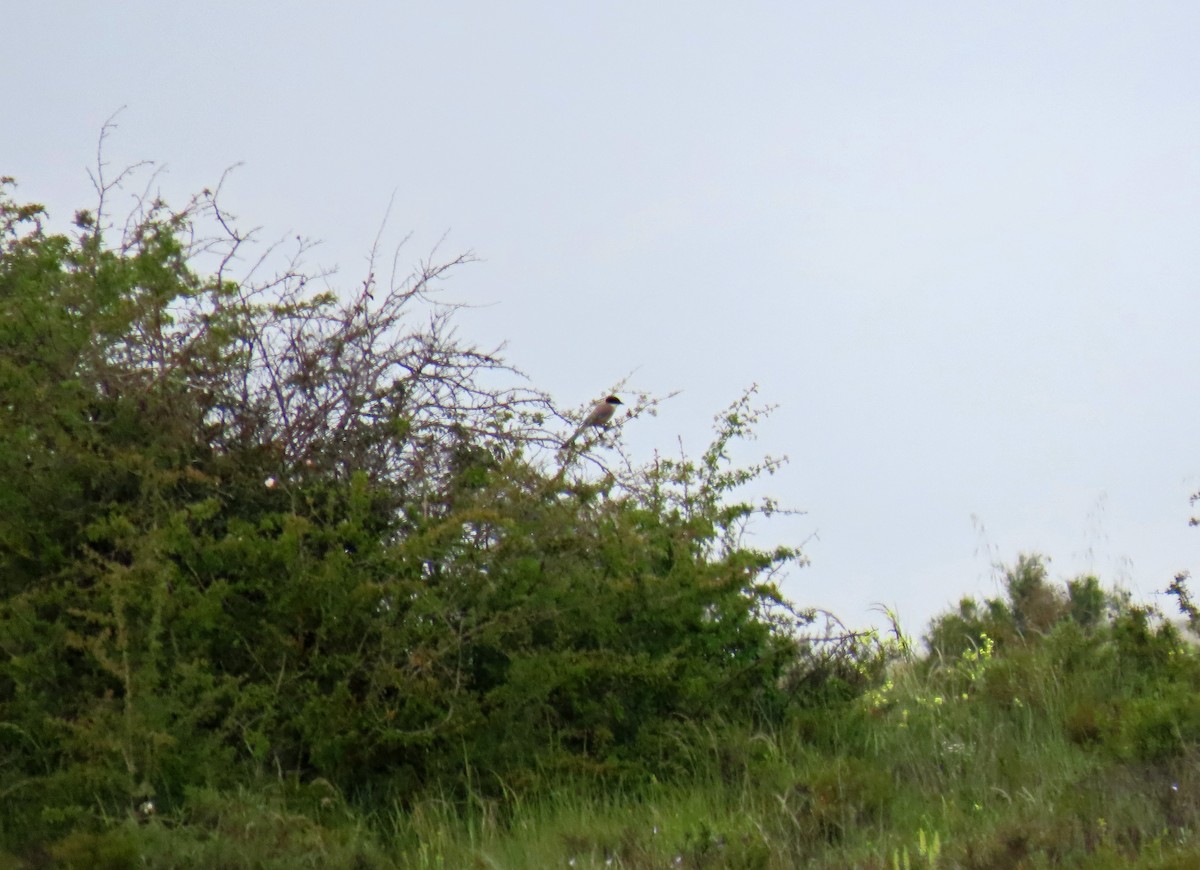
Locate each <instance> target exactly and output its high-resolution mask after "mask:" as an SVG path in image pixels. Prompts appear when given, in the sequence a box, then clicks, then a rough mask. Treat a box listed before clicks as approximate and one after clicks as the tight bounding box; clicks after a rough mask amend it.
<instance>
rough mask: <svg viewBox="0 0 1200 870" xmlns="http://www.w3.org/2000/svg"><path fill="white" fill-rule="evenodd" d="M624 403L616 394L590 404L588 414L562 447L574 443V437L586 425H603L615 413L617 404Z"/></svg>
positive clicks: (577, 435) (576, 436)
mask: <svg viewBox="0 0 1200 870" xmlns="http://www.w3.org/2000/svg"><path fill="white" fill-rule="evenodd" d="M623 404H625V403H624V402H622V401H621V400H620V399H618V398H617V397H616V396H609V397H608V398H607V399H603V400H601V401H599V402H597V403H596V404H594V405H592V409H591V410H590V411H588V415H587V416H586V417H584V418H583V422H582V423H580V424H579V428H578V429H576V430H575V432H574V433H573V434H572V435H571V437H570V438H568V439H567V441H566V443H565V444H563V447H570V446H571V445H572V444H574V443H575V439H576V438H578V437H579V436H580V434H581V433H582V432H583V430H584V429H586V428H587V427H588V426H603V425H605V424H606V423H608V421H609V420H611V419H612V418H613V414H615V413H617V405H623Z"/></svg>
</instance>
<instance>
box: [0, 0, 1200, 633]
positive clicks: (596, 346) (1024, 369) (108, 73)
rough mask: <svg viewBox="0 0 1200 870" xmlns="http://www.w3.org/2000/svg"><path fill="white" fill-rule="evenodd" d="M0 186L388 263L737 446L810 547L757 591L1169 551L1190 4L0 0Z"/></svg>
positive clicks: (803, 594) (541, 367) (1190, 327)
mask: <svg viewBox="0 0 1200 870" xmlns="http://www.w3.org/2000/svg"><path fill="white" fill-rule="evenodd" d="M3 19H4V20H3V25H2V28H3V32H4V35H5V39H4V43H5V45H4V51H3V52H0V75H2V78H3V81H4V83H5V94H4V99H3V108H2V111H0V175H12V176H16V178H17V179H18V182H19V184H20V188H19V191H18V194H19V196H20V197H24V198H27V199H33V200H37V201H41V202H45V203H46V204H47V205H48V206H49V207H50V208H51V210H52V212H53V214H54V216H55V217H57V218H59V219H61V220H62V221H64V223H65V221H66V220H67V219H69V217H70V214H71V213H72V211H73V210H74V209H75V208H78V207H82V206H86V205H89V204H90V202H91V189H90V183H89V181H88V178H87V174H86V169H87V167H88V166H89V165H91V164H92V163H93V161H94V156H95V149H96V139H97V135H98V132H99V130H100V128H101V125H102V124H103V123H104V121H105V119H106V118H108V117H109V116H111V115H112V114H113V113H114V111H116V110H117V109H118V108H120V107H122V106H125V107H127V108H126V109H125V110H124V111H123V112H122V113H121V114H120V116H119V118H118V124H119V129H118V130H117V131H116V132H115V133H114V135H113V136H112V138H111V139H110V140H109V147H108V157H109V159H110V161H111V162H112V163H113V164H114V165H120V164H123V163H127V162H130V161H133V160H136V159H142V158H147V159H153V160H156V161H160V162H162V163H165V164H166V166H167V174H166V175H165V176H164V177H163V179H162V183H161V187H162V190H163V192H164V193H166V194H167V195H168V196H169V197H171V198H173V199H176V200H182V198H183V197H184V196H185V195H186V194H188V193H191V192H195V191H198V190H199V189H200V188H203V187H205V186H208V185H212V184H214V183H215V182H216V180H217V179H218V178H219V177H220V175H221V173H222V171H223V170H225V169H226V168H227V167H229V166H231V165H233V164H237V163H241V164H244V165H243V166H242V167H241V168H240V169H238V170H237V171H236V173H235V174H234V175H233V177H232V178H231V180H230V181H229V183H228V186H227V188H226V191H225V204H226V206H227V207H229V208H231V209H232V210H233V211H235V212H236V213H238V214H239V215H240V216H241V218H242V219H243V221H244V222H245V223H247V224H251V225H261V226H263V227H264V234H265V236H270V237H276V236H284V235H287V234H296V233H299V234H303V235H305V236H308V237H313V238H316V239H320V240H323V244H322V246H321V247H320V249H319V250H318V253H317V256H316V260H318V261H319V262H321V263H323V264H325V265H330V266H333V265H336V266H337V267H338V268H339V270H340V278H339V280H342V281H344V283H345V284H346V285H347V286H349V285H351V284H353V283H354V282H355V281H357V280H360V279H361V277H362V276H363V273H364V270H365V255H366V252H367V250H368V249H369V247H370V245H371V242H372V241H373V239H374V237H375V235H376V232H377V231H378V229H379V225H380V221H381V219H382V217H383V215H384V212H385V210H386V208H387V204H388V201H389V199H390V198H391V196H392V193H393V191H395V194H396V196H395V204H394V206H393V208H392V216H391V224H390V227H391V230H392V234H391V235H390V236H389V237H387V239H390V242H392V243H394V242H395V241H397V240H398V239H399V238H401V237H402V236H404V235H405V234H407V233H408V232H410V231H411V232H412V233H413V238H412V240H411V241H410V242H409V243H408V246H407V247H406V248H405V254H406V255H407V256H409V257H410V259H411V260H412V261H414V262H415V261H416V260H417V259H419V258H421V257H423V256H425V255H426V254H427V253H428V252H429V250H430V248H431V247H432V246H433V245H434V244H435V243H436V242H437V241H438V239H439V238H441V237H442V236H443V235H446V240H445V242H444V243H443V250H444V251H446V252H447V253H458V252H461V251H464V250H467V249H471V250H474V251H475V252H476V253H477V254H478V255H479V256H480V257H481V258H482V262H480V263H477V264H473V265H470V266H468V267H465V268H464V269H462V270H460V271H459V272H458V273H457V274H456V275H455V276H454V277H453V279H452V280H451V281H450V283H449V284H448V285H447V287H446V294H447V298H452V299H455V300H459V301H463V302H467V303H471V304H473V305H477V306H481V307H479V308H478V309H476V310H474V311H471V312H468V313H467V314H466V315H465V316H464V318H463V320H462V331H463V333H464V334H465V335H467V336H469V337H471V338H474V339H477V340H478V341H479V342H480V343H483V344H494V343H497V342H500V341H507V343H508V349H507V354H508V357H509V359H510V360H511V361H512V362H513V363H514V364H516V365H518V366H519V367H521V368H522V369H524V370H525V371H526V372H528V374H529V375H530V377H531V380H532V383H533V385H535V386H537V387H539V388H543V389H546V390H548V391H550V392H551V393H552V394H553V395H554V396H555V397H556V399H557V400H558V401H559V402H560V403H562V404H563V405H566V406H570V405H575V404H579V403H582V402H584V401H588V400H590V399H592V398H595V397H598V396H601V395H603V394H604V393H605V391H606V390H607V388H608V387H609V385H610V384H612V383H613V382H615V381H616V380H618V379H620V378H622V377H624V376H625V375H627V374H629V373H630V372H634V375H633V378H632V385H633V386H634V387H636V388H640V389H646V390H649V391H652V392H656V393H667V392H670V391H672V390H682V391H683V392H682V394H681V395H680V396H679V397H678V398H675V399H673V400H672V401H670V402H668V403H667V404H666V405H665V406H664V408H663V410H662V413H661V414H660V415H659V417H657V418H655V419H652V420H646V421H642V420H639V421H637V422H636V426H635V427H631V429H630V430H629V431H628V433H627V434H628V437H629V442H630V444H631V447H632V448H633V450H634V451H635V452H636V453H637V454H638V455H640V456H641V457H642V458H647V459H648V458H649V457H650V456H651V455H652V452H653V450H654V449H655V448H659V449H661V450H665V451H675V450H677V444H678V439H682V442H683V444H684V446H685V448H687V449H688V450H689V451H690V452H692V453H699V452H700V451H701V450H702V449H703V447H704V446H705V445H706V443H707V435H708V432H709V426H710V422H711V417H712V415H713V414H714V413H716V412H717V411H719V410H720V409H721V408H722V407H724V406H725V405H727V404H728V403H729V402H730V401H732V400H733V399H735V398H736V397H737V396H738V395H739V393H740V392H741V390H742V389H743V388H744V387H747V386H749V385H750V384H751V383H757V384H758V385H759V386H760V394H759V395H760V397H761V398H762V400H763V401H764V402H769V403H772V404H777V405H779V408H778V410H777V411H776V412H775V413H774V415H773V416H771V417H770V418H769V419H768V420H766V421H765V422H764V423H763V425H762V426H761V427H760V438H759V440H758V441H757V442H755V443H754V444H753V445H752V446H753V448H754V450H753V451H744V453H743V455H744V457H745V458H751V457H753V456H754V455H756V452H766V453H772V454H776V455H778V454H787V455H788V456H789V457H790V458H791V463H790V465H789V466H788V467H786V468H785V469H784V470H783V471H782V472H781V473H779V474H778V475H776V476H775V477H774V478H772V479H771V481H770V487H769V488H770V490H771V491H772V492H773V493H774V494H775V495H777V496H778V497H779V498H780V499H781V500H782V501H783V502H784V503H785V504H788V505H790V506H793V507H796V508H799V509H802V510H804V511H806V514H805V515H804V516H803V517H800V518H799V519H793V520H788V521H783V522H772V523H769V524H764V525H761V526H759V527H758V534H759V539H760V540H761V541H762V542H763V543H774V542H776V541H780V540H790V541H793V542H795V541H807V543H806V545H805V548H806V551H807V553H808V556H809V557H810V559H811V560H812V564H811V566H810V567H807V568H805V569H803V570H799V571H796V572H794V573H793V574H792V575H791V576H790V577H789V578H788V580H787V591H788V592H789V593H790V594H791V595H792V597H793V598H794V599H795V600H796V601H797V602H798V603H800V604H803V605H816V606H822V607H826V608H829V609H831V610H833V611H835V612H837V613H838V614H839V615H841V616H842V617H843V618H844V619H846V620H847V621H848V622H850V623H853V624H863V623H866V622H871V621H878V616H877V614H874V613H872V611H871V610H870V608H871V606H872V604H874V603H876V602H880V603H883V604H886V605H889V606H893V607H895V608H897V609H898V611H899V613H900V616H901V618H902V621H903V622H904V624H905V626H906V628H907V629H908V630H910V631H911V632H914V633H916V632H919V631H920V630H922V629H923V628H924V624H925V622H926V621H927V619H928V618H929V617H930V616H931V615H932V614H933V613H935V612H936V611H938V610H941V609H943V608H944V607H946V606H948V605H951V604H953V603H954V602H956V601H957V599H958V598H959V597H961V596H962V595H965V594H971V595H991V594H994V593H995V592H996V591H997V585H996V578H995V574H994V571H993V569H992V564H993V563H994V562H995V561H997V560H1000V561H1004V562H1011V561H1013V560H1015V558H1016V556H1017V554H1018V553H1020V552H1023V551H1035V552H1041V553H1044V554H1046V555H1047V556H1049V557H1050V558H1051V560H1052V561H1051V569H1052V573H1053V574H1054V575H1055V576H1057V577H1062V578H1065V577H1068V576H1072V575H1074V574H1076V573H1079V572H1083V571H1093V572H1096V573H1098V574H1099V575H1100V576H1101V578H1102V579H1103V580H1105V581H1106V582H1107V583H1119V584H1121V585H1123V586H1124V587H1126V588H1129V589H1131V590H1133V591H1134V592H1135V593H1137V594H1138V595H1139V596H1141V597H1143V598H1144V599H1145V600H1149V601H1154V602H1157V603H1159V604H1160V605H1162V606H1169V605H1170V602H1169V600H1164V599H1163V597H1162V596H1159V595H1156V591H1160V590H1162V589H1164V588H1165V587H1166V585H1167V583H1168V582H1169V581H1170V578H1171V576H1172V575H1173V574H1174V572H1175V571H1177V570H1179V569H1183V568H1192V569H1195V570H1197V571H1198V572H1200V530H1193V529H1189V528H1188V526H1187V519H1188V517H1189V515H1190V513H1189V505H1188V495H1189V494H1190V493H1191V492H1192V491H1194V490H1196V489H1200V444H1198V443H1197V441H1198V436H1200V402H1198V401H1197V378H1198V376H1200V295H1198V293H1197V290H1198V285H1200V51H1197V46H1198V45H1200V4H1197V3H1194V2H1146V0H1141V2H1127V3H1117V2H1104V0H1085V2H1051V3H1047V2H1045V0H1039V2H1011V0H1007V2H1003V3H1000V2H972V3H964V2H961V0H956V2H908V3H883V2H879V3H864V2H838V3H826V2H773V3H762V2H742V3H737V4H734V3H714V2H701V0H691V2H687V3H683V2H669V3H668V2H662V3H646V2H637V3H631V2H605V3H594V4H583V3H563V2H561V0H559V2H542V3H522V2H513V3H495V2H471V3H422V4H416V3H401V2H396V3H381V2H379V3H356V2H339V3H332V2H327V3H314V2H290V3H287V4H283V3H266V2H264V3H245V2H227V0H226V2H191V3H177V4H172V3H162V2H160V0H156V2H153V3H148V2H123V3H119V4H115V3H114V4H100V3H91V2H89V3H83V2H54V3H25V4H16V3H10V4H6V8H5V10H4V14H3Z"/></svg>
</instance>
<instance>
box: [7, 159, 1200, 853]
mask: <svg viewBox="0 0 1200 870" xmlns="http://www.w3.org/2000/svg"><path fill="white" fill-rule="evenodd" d="M124 180H125V179H124V177H121V178H118V179H117V180H116V181H115V182H107V181H105V180H104V179H103V176H102V175H101V176H99V178H98V181H97V190H98V193H99V202H98V207H97V208H95V209H93V210H91V211H87V212H79V213H78V214H77V215H76V219H75V223H74V230H73V231H72V232H70V233H67V234H58V233H54V232H51V231H50V229H48V227H47V223H46V216H45V214H44V212H43V210H42V209H41V208H40V207H38V206H36V205H26V204H21V203H18V202H17V201H15V200H14V199H13V198H12V195H11V190H12V185H11V182H9V181H8V180H5V182H4V184H3V186H2V187H0V190H2V191H3V197H0V404H2V405H3V408H2V410H3V414H0V866H14V867H44V866H46V867H48V866H63V867H80V868H103V867H111V868H123V867H161V868H168V867H180V868H182V867H230V868H241V867H246V868H250V867H255V868H258V867H280V868H284V867H287V868H291V867H303V866H319V867H360V868H371V867H380V868H384V867H446V868H457V867H475V866H479V867H553V866H576V867H586V866H620V867H639V868H641V867H667V866H686V867H745V868H751V867H763V868H767V867H795V866H813V867H877V868H891V870H898V868H910V867H936V866H944V867H972V868H981V870H982V868H1002V867H1026V866H1028V867H1037V866H1078V867H1085V866H1086V867H1105V866H1110V867H1117V866H1140V867H1147V868H1149V867H1155V868H1167V867H1191V866H1195V864H1196V862H1197V860H1198V859H1200V838H1197V836H1196V833H1195V832H1196V830H1197V825H1198V824H1200V773H1198V772H1200V767H1198V766H1197V763H1196V762H1197V750H1198V747H1200V701H1197V698H1200V694H1198V693H1197V689H1200V659H1198V658H1197V655H1196V653H1195V652H1194V651H1193V649H1192V648H1191V646H1190V645H1189V644H1188V643H1186V642H1185V641H1184V638H1183V637H1182V635H1181V634H1180V631H1179V630H1177V629H1176V628H1175V627H1173V626H1172V625H1171V624H1170V623H1169V622H1168V621H1166V620H1164V619H1163V618H1161V617H1160V616H1159V615H1158V614H1156V613H1155V612H1153V611H1152V610H1150V609H1148V608H1145V607H1142V606H1139V605H1137V604H1135V603H1133V602H1131V601H1129V600H1128V599H1127V598H1125V597H1122V596H1120V595H1117V594H1114V593H1112V592H1108V591H1105V590H1104V589H1103V588H1102V586H1101V584H1100V582H1099V581H1098V580H1097V579H1096V578H1091V577H1086V578H1078V579H1074V580H1070V581H1068V582H1067V583H1066V584H1063V585H1061V586H1060V585H1058V584H1056V583H1054V582H1053V581H1052V580H1051V579H1050V578H1049V577H1048V575H1047V572H1046V570H1045V567H1044V564H1043V562H1042V561H1041V560H1039V559H1037V558H1033V557H1029V558H1022V559H1021V560H1020V561H1019V562H1018V563H1017V564H1016V565H1015V566H1014V567H1012V568H1011V569H1010V570H1009V571H1008V573H1007V575H1006V577H1007V579H1006V588H1005V594H1004V595H1003V596H1001V597H998V598H996V599H994V600H989V601H985V602H974V601H964V602H962V604H961V605H960V606H959V608H958V610H957V611H955V612H953V613H948V614H946V615H943V616H942V617H939V618H938V619H937V620H935V621H934V623H933V624H932V626H931V627H930V630H929V633H928V636H927V639H926V640H927V643H926V647H925V648H924V649H923V650H920V651H918V650H917V649H915V647H914V645H913V644H912V643H911V642H910V641H908V640H907V639H906V638H904V636H903V635H902V633H901V632H900V630H899V627H898V626H897V627H896V630H895V631H894V632H893V634H892V635H889V636H881V635H876V634H873V633H867V634H856V633H852V632H848V631H846V630H845V629H843V628H842V627H841V626H840V625H839V624H838V623H837V621H836V620H834V619H832V618H829V617H827V618H825V619H824V620H822V619H820V618H819V616H818V614H816V613H814V612H811V611H803V610H799V609H797V608H796V607H795V606H793V605H791V604H790V603H789V602H787V601H785V600H784V599H783V598H782V596H781V595H780V594H779V591H778V589H777V588H776V586H775V583H774V578H775V577H776V576H777V572H778V571H779V570H781V569H782V568H784V567H785V566H787V565H789V564H797V563H799V562H800V561H802V556H801V554H800V553H799V552H798V551H797V550H794V549H789V548H779V549H776V550H771V551H763V550H760V549H756V548H754V547H751V546H748V545H747V544H746V542H745V540H744V539H743V536H742V531H743V530H744V528H745V525H746V523H747V522H748V521H750V520H751V519H752V518H753V517H754V516H755V515H756V514H762V513H765V514H770V513H772V512H774V511H776V510H777V509H778V508H777V506H776V505H775V504H774V503H772V502H770V501H767V502H764V503H750V502H747V501H745V500H740V499H739V498H738V496H737V492H738V489H739V487H741V486H742V485H744V484H746V483H748V482H750V481H752V480H754V479H755V478H756V477H758V476H760V475H763V474H769V473H770V472H772V471H773V470H774V469H775V468H776V466H777V465H778V462H777V461H776V460H772V459H767V460H765V461H763V462H762V463H760V464H759V465H756V466H752V467H750V468H737V467H734V466H731V464H730V463H729V460H728V456H729V452H730V447H731V445H732V443H733V442H734V441H736V440H738V439H740V438H744V437H746V436H748V435H750V434H751V430H752V428H753V426H754V424H755V423H756V422H757V420H758V418H759V415H760V413H761V412H760V411H759V410H756V409H755V408H754V407H753V405H752V397H751V394H750V393H747V394H746V395H745V396H743V397H741V398H740V399H738V400H737V401H736V402H734V404H733V405H731V406H730V407H729V408H728V409H727V410H725V411H724V412H722V413H721V414H719V415H718V416H717V420H716V431H715V436H714V441H713V444H712V445H711V446H710V448H709V449H708V450H707V451H705V452H704V453H703V454H702V455H701V456H700V457H699V458H697V459H689V458H687V457H681V458H679V459H667V458H661V457H660V458H657V459H656V460H655V461H654V462H652V463H650V464H649V465H646V466H642V467H638V466H635V465H633V464H631V463H628V462H624V463H622V464H621V465H619V466H615V465H611V464H608V463H606V462H604V461H603V458H602V457H603V456H605V455H609V454H607V453H605V452H604V451H597V450H596V449H595V444H596V440H597V439H610V440H612V439H619V430H618V431H615V432H613V433H607V434H603V433H602V434H597V435H596V436H594V437H593V436H589V438H588V439H585V441H584V442H581V443H580V445H579V446H578V447H576V448H572V449H570V450H562V449H559V445H560V444H561V437H562V435H563V434H564V431H570V429H569V424H568V425H567V426H560V425H557V424H558V422H559V420H560V418H561V417H562V416H563V415H559V414H558V413H557V412H556V411H555V410H554V406H553V403H552V402H551V400H550V399H549V398H548V397H546V396H544V395H542V394H539V393H537V392H536V391H532V390H528V389H526V388H523V387H521V386H520V385H519V384H520V382H519V380H518V378H517V373H516V372H514V371H513V370H512V369H510V368H509V367H508V366H507V365H506V364H505V363H504V362H503V361H502V360H501V359H500V358H499V356H498V355H497V354H496V353H495V352H491V351H483V350H480V349H478V348H476V347H474V346H471V345H469V344H466V343H464V342H462V341H461V340H460V339H459V338H458V336H457V335H456V334H455V332H454V330H453V326H452V314H453V309H452V307H449V306H446V305H442V304H440V303H439V302H438V301H437V298H436V295H435V286H436V284H437V282H438V280H439V279H440V278H441V277H443V276H444V275H445V274H446V273H447V272H448V271H449V270H451V269H452V268H454V267H456V266H458V265H460V264H462V263H463V262H465V259H466V258H459V259H456V260H453V261H451V262H448V263H443V264H432V263H429V264H424V265H422V266H421V267H420V268H419V270H418V271H417V273H416V274H415V275H413V276H411V277H409V278H407V279H404V280H400V281H396V280H392V281H389V282H387V283H381V281H380V279H378V278H377V276H376V275H375V271H374V268H373V269H372V272H371V274H370V275H369V276H368V278H367V279H366V280H365V281H364V282H363V283H362V284H361V285H360V286H359V287H358V288H357V289H356V290H355V291H354V292H352V293H346V292H342V293H338V292H334V291H333V290H329V289H318V290H314V289H312V288H313V287H314V285H321V286H324V282H323V281H321V280H314V279H315V278H321V277H322V276H311V275H308V274H306V273H305V271H304V269H303V266H302V256H301V255H302V254H303V253H304V249H303V246H301V249H300V250H299V251H298V252H297V255H296V257H294V258H292V259H290V260H288V261H286V262H285V265H284V266H283V267H282V268H280V269H279V270H278V271H277V272H275V273H272V274H269V275H266V276H265V277H259V273H260V272H263V271H265V270H266V269H268V268H270V263H271V262H272V261H271V260H270V258H266V259H259V260H252V261H250V262H251V263H252V264H254V263H256V264H257V265H251V267H249V268H245V267H243V266H242V265H241V264H244V263H245V262H247V260H246V257H247V251H248V250H249V249H250V246H251V244H252V240H251V239H250V238H249V237H248V236H246V235H244V234H242V233H241V232H240V231H239V230H238V229H237V228H236V224H235V222H234V221H233V219H232V217H231V216H230V215H228V214H227V213H226V212H225V211H224V210H223V209H222V207H221V206H220V205H219V204H218V199H219V197H218V195H217V194H213V193H208V192H206V193H204V194H202V195H201V196H199V197H197V198H196V199H194V200H193V201H191V202H189V203H188V204H187V205H186V206H185V207H184V208H183V209H181V210H172V209H171V208H169V207H168V206H167V205H166V204H165V203H162V202H159V201H156V200H151V199H147V198H143V199H141V200H140V201H139V203H138V206H137V208H135V210H134V213H133V214H132V215H131V216H130V219H129V220H128V221H127V222H125V224H124V225H123V227H121V228H120V229H117V228H115V227H114V226H113V225H112V221H111V218H110V217H109V215H108V212H107V204H106V201H107V200H108V199H109V198H111V194H112V192H113V191H114V190H117V189H119V185H120V183H122V182H123V181H124ZM239 268H241V272H240V273H236V270H237V269H239ZM513 385H515V386H513ZM653 405H654V403H653V401H651V400H649V399H646V398H645V397H643V398H642V400H641V401H639V402H638V403H637V404H635V405H634V410H633V416H636V415H637V414H639V413H646V412H648V411H652V410H653ZM563 422H566V421H563ZM560 430H563V431H560ZM614 444H615V446H617V448H618V449H619V441H615V442H614ZM1173 589H1174V590H1175V592H1176V595H1177V596H1178V598H1179V602H1180V604H1181V606H1184V607H1190V606H1191V605H1190V598H1189V597H1188V596H1187V587H1186V578H1185V577H1183V576H1181V577H1180V578H1179V579H1177V581H1176V584H1175V585H1174V586H1173ZM1193 615H1194V614H1193Z"/></svg>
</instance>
